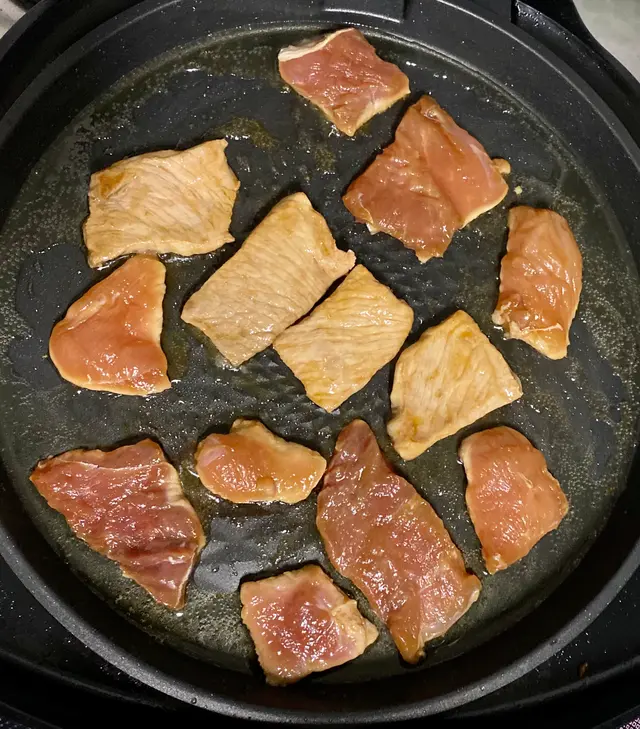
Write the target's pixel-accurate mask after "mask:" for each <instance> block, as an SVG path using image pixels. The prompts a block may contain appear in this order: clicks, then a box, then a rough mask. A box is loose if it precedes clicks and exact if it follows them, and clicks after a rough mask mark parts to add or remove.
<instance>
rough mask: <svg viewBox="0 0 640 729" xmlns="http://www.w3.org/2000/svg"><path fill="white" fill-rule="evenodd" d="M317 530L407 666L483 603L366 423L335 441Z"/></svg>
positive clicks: (437, 523) (430, 514) (434, 520)
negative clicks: (378, 618) (427, 646)
mask: <svg viewBox="0 0 640 729" xmlns="http://www.w3.org/2000/svg"><path fill="white" fill-rule="evenodd" d="M317 525H318V529H319V531H320V534H321V536H322V539H323V541H324V545H325V548H326V550H327V554H328V555H329V559H330V560H331V562H332V563H333V566H334V567H335V568H336V569H337V570H338V572H340V574H342V575H344V576H345V577H347V578H349V579H350V580H352V581H353V582H354V583H355V584H356V585H357V587H358V588H359V589H360V590H362V592H363V593H364V594H365V596H366V597H367V599H368V600H369V602H370V603H371V604H372V605H373V607H374V608H375V610H376V612H377V613H378V615H379V616H380V617H381V618H382V620H384V622H385V623H386V624H387V626H388V628H389V630H390V632H391V635H392V637H393V639H394V641H395V643H396V645H397V646H398V650H399V651H400V653H401V654H402V657H403V658H404V659H405V660H406V661H409V662H410V663H415V662H416V661H418V660H419V659H420V658H421V657H422V655H423V654H424V646H425V643H427V642H428V641H430V640H433V639H434V638H438V637H439V636H441V635H444V634H445V633H446V632H447V631H448V630H449V628H451V626H452V625H453V624H454V623H456V622H457V621H458V620H459V619H460V618H461V617H462V616H463V615H464V614H465V613H466V612H467V610H468V609H469V608H470V607H471V605H472V604H473V603H474V602H475V601H476V600H477V599H478V596H479V594H480V589H481V585H480V580H478V578H477V577H476V576H475V575H473V574H470V573H469V572H467V570H466V568H465V565H464V560H463V559H462V555H461V554H460V551H459V550H458V548H457V547H456V546H455V544H454V543H453V541H452V540H451V537H450V536H449V533H448V532H447V530H446V528H445V526H444V524H443V523H442V521H441V519H440V518H439V517H438V515H437V514H436V513H435V511H434V510H433V509H432V508H431V506H430V505H429V504H428V503H427V502H426V501H425V500H424V499H422V498H421V497H420V496H419V495H418V493H417V492H416V490H415V489H414V488H413V486H412V485H411V484H410V483H409V482H408V481H406V480H405V479H404V478H402V477H401V476H399V475H398V474H396V473H394V471H393V470H392V469H391V466H390V465H389V463H388V462H387V460H386V459H385V457H384V456H383V454H382V452H381V451H380V448H379V446H378V443H377V442H376V439H375V436H374V434H373V433H372V431H371V429H370V428H369V426H368V425H367V424H366V423H364V422H363V421H362V420H354V421H353V422H352V423H351V424H350V425H348V426H347V427H346V428H345V429H344V430H343V431H342V433H340V435H339V437H338V441H337V443H336V449H335V453H334V455H333V458H332V459H331V461H330V462H329V468H328V470H327V473H326V475H325V479H324V486H323V488H322V490H321V491H320V495H319V496H318V516H317Z"/></svg>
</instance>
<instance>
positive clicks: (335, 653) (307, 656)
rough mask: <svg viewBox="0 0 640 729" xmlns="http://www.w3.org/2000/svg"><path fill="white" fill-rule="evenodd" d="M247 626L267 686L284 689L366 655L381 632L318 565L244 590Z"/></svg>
mask: <svg viewBox="0 0 640 729" xmlns="http://www.w3.org/2000/svg"><path fill="white" fill-rule="evenodd" d="M240 600H241V601H242V620H243V621H244V623H245V625H246V626H247V628H248V629H249V633H250V634H251V637H252V639H253V642H254V643H255V646H256V652H257V654H258V660H259V661H260V665H261V666H262V669H263V670H264V672H265V674H266V677H267V683H270V684H272V685H273V686H284V685H286V684H290V683H293V682H294V681H299V680H300V679H301V678H304V677H305V676H308V675H309V674H310V673H316V672H318V671H326V670H327V669H329V668H335V667H336V666H340V665H342V664H344V663H346V662H347V661H352V660H353V659H354V658H357V657H358V656H359V655H361V654H362V653H364V651H365V650H366V648H367V647H368V646H370V645H371V644H372V643H373V642H374V641H375V640H376V638H377V637H378V631H377V629H376V627H375V626H374V625H373V624H372V623H370V622H369V621H368V620H367V619H366V618H364V617H363V616H362V615H361V614H360V611H359V610H358V605H357V604H356V601H355V600H351V599H350V598H349V597H347V595H345V594H344V592H342V590H340V589H339V588H338V587H336V585H334V584H333V582H332V581H331V579H330V578H329V577H327V575H326V574H325V573H324V572H323V571H322V570H321V569H320V567H317V566H316V565H308V566H306V567H303V568H302V569H299V570H294V571H291V572H283V573H282V574H280V575H276V576H275V577H267V578H266V579H264V580H257V581H256V582H245V583H243V585H242V587H241V588H240Z"/></svg>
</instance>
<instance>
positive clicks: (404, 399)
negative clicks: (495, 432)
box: [387, 311, 522, 460]
mask: <svg viewBox="0 0 640 729" xmlns="http://www.w3.org/2000/svg"><path fill="white" fill-rule="evenodd" d="M521 396H522V386H521V384H520V380H519V379H518V378H517V377H516V375H514V373H513V372H512V371H511V370H510V369H509V365H508V364H507V363H506V361H505V359H504V357H503V356H502V355H501V354H500V352H499V351H498V350H497V349H496V348H495V347H494V346H493V344H491V342H490V341H489V340H488V339H487V337H486V336H485V335H484V334H483V333H482V332H481V331H480V327H478V325H477V324H476V323H475V322H474V321H473V319H472V318H471V317H470V316H469V315H468V314H466V313H465V312H464V311H457V312H456V313H455V314H452V315H451V316H450V317H449V318H448V319H445V321H443V322H442V324H438V326H435V327H431V328H430V329H427V330H426V331H425V332H424V333H423V334H422V336H421V337H420V339H419V340H418V341H417V342H416V343H415V344H413V345H412V346H411V347H408V348H407V349H405V351H404V352H403V353H402V354H401V355H400V358H399V359H398V363H397V365H396V371H395V375H394V379H393V389H392V391H391V414H392V418H391V420H390V421H389V423H388V425H387V429H388V431H389V435H390V436H391V439H392V440H393V445H394V447H395V449H396V450H397V451H398V453H399V454H400V455H401V456H402V457H403V458H404V459H406V460H411V459H412V458H416V457H417V456H419V455H420V454H421V453H423V452H424V451H426V450H427V448H430V447H431V446H432V445H433V444H434V443H435V442H436V441H439V440H441V439H442V438H446V437H447V436H449V435H453V434H454V433H456V432H457V431H458V430H460V428H464V427H465V426H467V425H471V423H473V422H475V421H476V420H478V418H481V417H482V416H483V415H486V414H487V413H490V412H491V411H492V410H496V409H497V408H501V407H502V406H503V405H507V404H508V403H510V402H513V401H514V400H517V399H518V398H519V397H521Z"/></svg>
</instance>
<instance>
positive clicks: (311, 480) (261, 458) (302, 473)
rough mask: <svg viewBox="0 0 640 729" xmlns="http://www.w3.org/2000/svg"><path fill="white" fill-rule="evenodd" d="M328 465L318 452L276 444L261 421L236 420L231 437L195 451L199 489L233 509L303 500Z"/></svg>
mask: <svg viewBox="0 0 640 729" xmlns="http://www.w3.org/2000/svg"><path fill="white" fill-rule="evenodd" d="M326 467H327V462H326V461H325V460H324V458H323V457H322V456H321V455H320V454H319V453H316V451H312V450H311V448H306V447H305V446H303V445H300V444H299V443H291V442H290V441H286V440H284V438H279V437H278V436H277V435H275V434H274V433H272V432H271V431H270V430H268V429H267V428H265V426H264V425H263V424H262V423H261V422H260V421H259V420H245V419H243V418H239V419H238V420H236V421H235V422H234V424H233V425H232V426H231V432H230V433H212V434H211V435H208V436H207V437H206V438H205V439H204V440H203V441H202V442H201V443H200V444H199V445H198V450H197V452H196V469H197V471H198V476H199V477H200V480H201V481H202V483H203V484H204V485H205V486H206V487H207V488H208V489H209V491H211V492H213V493H214V494H216V495H218V496H222V498H223V499H228V500H229V501H233V502H235V503H236V504H247V503H252V502H255V501H284V502H285V503H287V504H295V503H296V502H297V501H302V500H303V499H306V498H307V496H309V494H310V493H311V492H312V491H313V489H314V488H315V486H316V484H317V483H318V481H319V480H320V479H321V478H322V474H323V473H324V470H325V468H326Z"/></svg>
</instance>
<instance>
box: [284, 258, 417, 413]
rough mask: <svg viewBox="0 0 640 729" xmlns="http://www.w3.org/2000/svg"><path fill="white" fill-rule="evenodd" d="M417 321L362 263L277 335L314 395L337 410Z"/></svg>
mask: <svg viewBox="0 0 640 729" xmlns="http://www.w3.org/2000/svg"><path fill="white" fill-rule="evenodd" d="M412 324H413V310H412V309H411V307H410V306H409V305H408V304H407V303H406V302H404V301H402V300H401V299H398V298H396V297H395V296H394V295H393V293H392V292H391V290H390V289H389V288H388V287H387V286H385V285H384V284H381V283H380V282H379V281H377V280H376V279H375V278H374V276H373V275H372V274H371V273H370V272H369V271H368V270H367V269H366V268H365V267H364V266H356V267H355V268H354V269H353V271H351V273H350V274H349V275H348V276H347V277H346V278H345V280H344V281H343V282H342V283H341V284H340V286H338V288H337V289H336V290H335V291H334V292H333V294H331V296H330V297H329V298H328V299H327V300H326V301H323V302H322V304H320V306H318V307H317V308H316V309H315V310H314V311H313V312H312V313H311V314H310V315H309V316H308V317H307V318H306V319H304V320H303V321H301V322H300V323H299V324H296V325H295V326H293V327H291V328H290V329H288V330H287V331H286V332H285V333H284V334H281V335H280V336H279V337H278V339H276V341H275V344H274V349H275V350H276V352H278V354H279V355H280V357H281V358H282V360H283V361H284V363H285V364H286V365H287V366H288V367H289V368H290V369H291V370H292V371H293V373H294V374H295V376H296V377H297V378H298V379H299V380H300V381H301V382H302V384H303V385H304V387H305V390H306V392H307V395H308V396H309V398H310V399H311V400H313V402H315V403H316V404H317V405H320V407H322V408H324V409H325V410H328V411H331V410H335V408H337V407H339V406H340V405H341V404H342V403H343V402H344V401H345V400H346V399H347V398H349V397H351V395H353V394H354V393H355V392H357V391H358V390H360V389H362V388H363V387H364V386H365V385H366V384H367V382H369V380H370V379H371V378H372V377H373V376H374V375H375V373H376V372H377V371H378V370H379V369H380V368H381V367H383V366H384V365H385V364H387V362H390V361H391V360H392V359H393V358H394V357H395V356H396V354H397V353H398V351H399V350H400V347H401V346H402V343H403V342H404V340H405V339H406V338H407V335H408V334H409V331H410V330H411V325H412Z"/></svg>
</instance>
